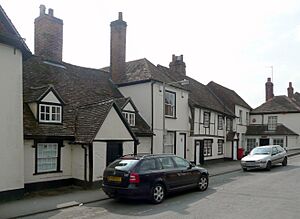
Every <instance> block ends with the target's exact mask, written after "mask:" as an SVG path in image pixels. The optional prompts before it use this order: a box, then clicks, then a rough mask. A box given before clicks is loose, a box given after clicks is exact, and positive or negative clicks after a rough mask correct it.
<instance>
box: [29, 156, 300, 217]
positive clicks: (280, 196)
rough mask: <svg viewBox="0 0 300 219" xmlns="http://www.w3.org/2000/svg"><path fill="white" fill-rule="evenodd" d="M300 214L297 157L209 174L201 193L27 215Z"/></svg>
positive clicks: (289, 215)
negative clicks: (158, 201)
mask: <svg viewBox="0 0 300 219" xmlns="http://www.w3.org/2000/svg"><path fill="white" fill-rule="evenodd" d="M135 217H138V218H160V219H161V218H164V219H165V218H205V219H208V218H214V219H215V218H222V219H226V218H228V219H229V218H230V219H234V218H239V219H240V218H255V219H258V218H264V219H266V218H272V219H273V218H274V219H275V218H284V219H289V218H295V219H296V218H297V219H298V218H300V156H296V157H292V158H290V159H289V164H288V166H287V167H282V166H280V165H279V166H276V167H274V168H273V169H272V170H271V171H270V172H268V171H261V170H255V171H248V172H242V171H238V172H234V173H230V174H224V175H220V176H215V177H212V178H211V179H210V186H209V189H208V190H207V191H205V192H197V191H189V192H183V193H179V194H176V195H172V196H171V197H169V198H167V199H166V200H165V201H164V202H163V203H162V204H160V205H152V204H149V203H147V202H143V201H128V200H126V201H115V200H111V199H110V200H106V201H100V202H95V203H91V204H87V205H83V206H78V207H72V208H67V209H62V210H59V211H53V212H48V213H44V214H39V215H35V216H31V217H28V218H33V219H36V218H52V219H56V218H64V219H65V218H110V219H111V218H135Z"/></svg>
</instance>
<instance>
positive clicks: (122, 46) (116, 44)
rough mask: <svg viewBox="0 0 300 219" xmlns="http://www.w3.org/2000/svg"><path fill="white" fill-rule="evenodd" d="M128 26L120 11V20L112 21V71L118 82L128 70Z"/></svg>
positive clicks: (114, 79) (113, 77) (112, 76)
mask: <svg viewBox="0 0 300 219" xmlns="http://www.w3.org/2000/svg"><path fill="white" fill-rule="evenodd" d="M126 27H127V23H126V22H125V21H123V15H122V12H119V18H118V20H115V21H113V22H111V23H110V28H111V35H110V37H111V38H110V73H111V78H112V80H113V81H114V82H116V83H117V82H119V81H120V79H121V77H122V75H123V74H125V71H126Z"/></svg>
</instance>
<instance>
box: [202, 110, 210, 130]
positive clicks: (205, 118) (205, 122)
mask: <svg viewBox="0 0 300 219" xmlns="http://www.w3.org/2000/svg"><path fill="white" fill-rule="evenodd" d="M209 124H210V113H209V112H204V113H203V125H204V127H205V128H209Z"/></svg>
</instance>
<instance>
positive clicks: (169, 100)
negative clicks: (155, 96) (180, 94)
mask: <svg viewBox="0 0 300 219" xmlns="http://www.w3.org/2000/svg"><path fill="white" fill-rule="evenodd" d="M175 109H176V94H175V93H173V92H170V91H165V116H168V117H175Z"/></svg>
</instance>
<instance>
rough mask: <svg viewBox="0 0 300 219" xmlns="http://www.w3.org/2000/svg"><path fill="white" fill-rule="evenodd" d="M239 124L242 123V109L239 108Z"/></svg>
mask: <svg viewBox="0 0 300 219" xmlns="http://www.w3.org/2000/svg"><path fill="white" fill-rule="evenodd" d="M239 124H240V125H242V124H243V110H241V109H240V110H239Z"/></svg>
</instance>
